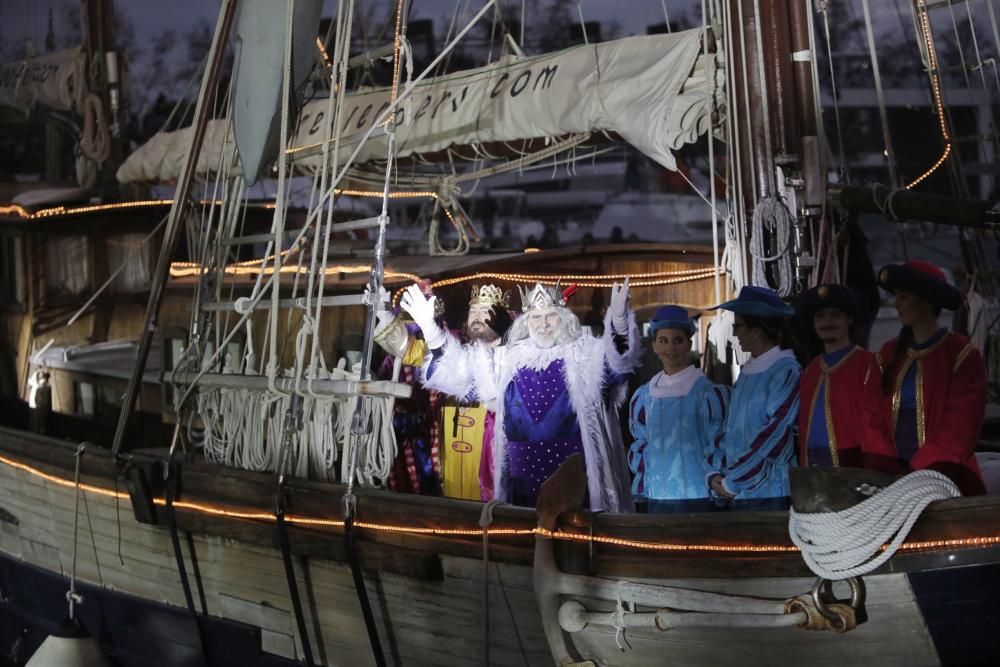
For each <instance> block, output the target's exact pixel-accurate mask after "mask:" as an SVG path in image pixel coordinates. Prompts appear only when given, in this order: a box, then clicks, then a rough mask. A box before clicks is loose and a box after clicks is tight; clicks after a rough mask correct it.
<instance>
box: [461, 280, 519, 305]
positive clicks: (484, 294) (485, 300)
mask: <svg viewBox="0 0 1000 667" xmlns="http://www.w3.org/2000/svg"><path fill="white" fill-rule="evenodd" d="M477 304H482V305H484V306H501V307H502V308H510V293H509V292H504V291H503V290H501V289H500V288H499V287H497V286H496V285H473V286H472V295H471V296H470V297H469V305H470V306H475V305H477Z"/></svg>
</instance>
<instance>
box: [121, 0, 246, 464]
mask: <svg viewBox="0 0 1000 667" xmlns="http://www.w3.org/2000/svg"><path fill="white" fill-rule="evenodd" d="M237 3H238V0H224V1H223V3H222V8H221V9H220V10H219V21H218V23H217V24H216V25H217V27H216V31H215V37H214V38H213V40H212V47H211V50H210V52H209V56H208V67H207V69H206V71H205V78H204V79H202V83H201V90H200V91H199V93H198V104H197V106H196V108H195V115H194V126H193V127H194V132H193V135H192V137H191V148H190V150H189V151H188V156H187V160H186V161H185V163H184V167H183V168H182V170H181V173H180V177H179V178H178V180H177V193H176V195H175V196H174V201H173V204H172V205H171V207H170V217H169V218H168V221H167V228H166V230H165V231H164V233H163V246H162V248H161V250H160V257H159V259H158V260H157V263H156V269H155V270H154V271H153V276H152V280H151V286H150V289H149V302H148V304H147V305H146V317H145V320H144V324H143V327H142V332H141V333H140V337H139V346H138V349H137V350H136V358H135V365H134V366H133V367H132V374H131V376H130V377H129V381H128V388H127V389H126V391H125V397H124V399H123V400H122V410H121V414H120V415H119V417H118V426H117V428H116V429H115V439H114V443H113V444H112V447H111V453H112V456H113V457H114V458H115V459H117V458H118V457H119V456H120V454H121V451H122V448H123V446H124V440H125V432H126V429H127V427H128V423H129V419H130V417H131V416H132V411H133V410H134V409H135V404H136V399H137V398H138V395H139V388H140V386H141V384H142V374H143V371H144V370H145V368H146V360H147V359H148V358H149V348H150V346H151V345H152V343H153V336H155V335H156V331H157V327H158V320H159V316H160V306H161V304H162V301H163V293H164V290H165V289H166V285H167V278H168V277H169V273H170V259H171V257H172V255H173V252H174V247H175V246H176V245H177V240H178V239H179V238H180V232H181V229H182V228H183V226H184V225H183V221H184V213H185V212H186V210H187V207H188V199H189V196H190V194H191V185H192V182H193V181H194V174H195V167H196V165H197V163H198V155H199V153H201V146H202V143H203V141H204V139H205V129H206V128H207V126H208V120H209V116H210V111H211V107H212V104H211V103H210V98H211V91H213V90H214V89H215V87H216V85H217V84H218V80H219V74H220V72H221V70H222V63H223V60H224V56H225V45H226V40H227V39H228V38H229V33H230V30H231V28H232V25H233V20H234V17H235V15H236V6H237Z"/></svg>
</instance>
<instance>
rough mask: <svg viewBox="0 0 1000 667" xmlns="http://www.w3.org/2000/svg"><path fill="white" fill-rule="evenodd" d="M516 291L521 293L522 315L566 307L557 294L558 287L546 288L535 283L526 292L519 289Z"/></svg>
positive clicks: (560, 295)
mask: <svg viewBox="0 0 1000 667" xmlns="http://www.w3.org/2000/svg"><path fill="white" fill-rule="evenodd" d="M518 290H520V292H521V312H524V313H527V312H528V311H530V310H540V309H543V308H555V307H556V306H565V305H566V300H565V299H563V297H562V294H560V293H559V288H558V287H546V286H544V285H542V284H541V283H535V286H534V287H532V288H531V289H530V290H528V291H525V290H524V289H523V288H521V287H518Z"/></svg>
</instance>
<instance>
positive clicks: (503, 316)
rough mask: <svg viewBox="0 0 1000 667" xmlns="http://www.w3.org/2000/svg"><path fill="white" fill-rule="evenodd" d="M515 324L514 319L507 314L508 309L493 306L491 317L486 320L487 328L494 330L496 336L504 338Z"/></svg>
mask: <svg viewBox="0 0 1000 667" xmlns="http://www.w3.org/2000/svg"><path fill="white" fill-rule="evenodd" d="M513 323H514V319H513V318H512V317H511V316H510V313H508V312H507V309H506V308H503V307H501V306H493V307H492V308H490V314H489V317H488V318H487V320H486V326H488V327H489V328H490V329H492V330H493V331H494V332H495V333H496V335H498V336H500V337H501V338H503V336H504V334H505V333H507V329H510V325H511V324H513Z"/></svg>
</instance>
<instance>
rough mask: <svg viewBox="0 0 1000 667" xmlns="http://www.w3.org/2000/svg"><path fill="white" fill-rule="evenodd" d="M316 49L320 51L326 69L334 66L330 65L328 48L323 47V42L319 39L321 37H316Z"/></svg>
mask: <svg viewBox="0 0 1000 667" xmlns="http://www.w3.org/2000/svg"><path fill="white" fill-rule="evenodd" d="M316 47H317V48H318V49H319V53H320V55H321V56H323V65H325V66H326V67H332V66H333V65H332V64H331V63H330V56H329V55H327V53H326V47H325V46H323V40H322V39H320V38H319V35H316Z"/></svg>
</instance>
